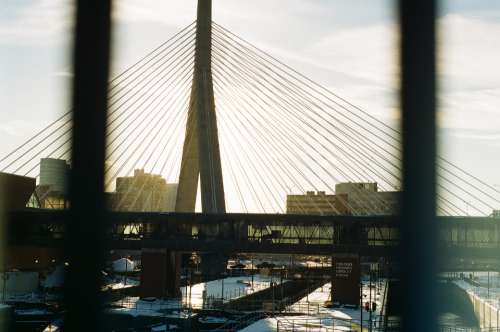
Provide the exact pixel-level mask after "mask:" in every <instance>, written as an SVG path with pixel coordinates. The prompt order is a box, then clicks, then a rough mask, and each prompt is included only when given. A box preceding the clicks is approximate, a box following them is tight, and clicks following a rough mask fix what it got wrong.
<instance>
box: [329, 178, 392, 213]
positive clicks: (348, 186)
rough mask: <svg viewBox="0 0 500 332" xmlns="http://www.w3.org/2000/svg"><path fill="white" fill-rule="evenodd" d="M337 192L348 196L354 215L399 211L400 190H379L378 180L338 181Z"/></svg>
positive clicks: (349, 207) (350, 209)
mask: <svg viewBox="0 0 500 332" xmlns="http://www.w3.org/2000/svg"><path fill="white" fill-rule="evenodd" d="M335 193H336V194H337V195H345V196H346V197H347V202H346V204H347V206H348V209H349V211H350V214H352V215H396V214H397V213H398V211H399V191H378V186H377V183H376V182H345V183H338V184H336V185H335Z"/></svg>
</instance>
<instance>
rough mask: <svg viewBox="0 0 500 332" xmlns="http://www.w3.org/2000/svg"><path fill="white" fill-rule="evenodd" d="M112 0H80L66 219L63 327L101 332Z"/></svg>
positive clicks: (76, 32)
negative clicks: (66, 264) (66, 268)
mask: <svg viewBox="0 0 500 332" xmlns="http://www.w3.org/2000/svg"><path fill="white" fill-rule="evenodd" d="M110 12H111V1H110V0H78V1H77V11H76V28H75V41H74V54H73V61H74V64H73V65H74V80H73V143H72V157H71V160H72V170H71V176H70V218H69V220H68V221H69V222H68V227H67V234H66V239H67V243H66V247H65V253H66V256H67V258H68V262H69V267H68V273H67V275H66V280H65V304H66V306H67V314H66V316H65V328H64V329H65V330H67V331H99V330H102V328H103V324H102V323H103V321H102V319H101V316H100V303H101V301H100V279H101V278H100V273H101V266H102V262H103V259H102V257H103V231H102V230H103V221H104V214H105V201H104V158H105V148H104V143H105V142H104V140H105V122H106V112H107V104H106V100H107V82H108V71H109V57H110V24H111V23H110Z"/></svg>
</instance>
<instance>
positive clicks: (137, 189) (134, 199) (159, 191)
mask: <svg viewBox="0 0 500 332" xmlns="http://www.w3.org/2000/svg"><path fill="white" fill-rule="evenodd" d="M176 195H177V184H171V183H170V184H169V183H167V181H166V180H165V179H164V178H162V177H161V176H160V175H158V174H150V173H145V172H144V170H143V169H136V170H134V176H128V177H118V178H116V192H115V193H114V194H113V195H112V196H111V208H112V209H113V210H119V211H148V212H167V211H174V209H175V199H176Z"/></svg>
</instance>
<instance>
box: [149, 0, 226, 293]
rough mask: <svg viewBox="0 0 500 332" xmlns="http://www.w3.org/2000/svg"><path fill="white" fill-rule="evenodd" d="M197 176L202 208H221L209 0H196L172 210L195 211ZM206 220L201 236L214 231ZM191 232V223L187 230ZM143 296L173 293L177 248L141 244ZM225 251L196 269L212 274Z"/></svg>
mask: <svg viewBox="0 0 500 332" xmlns="http://www.w3.org/2000/svg"><path fill="white" fill-rule="evenodd" d="M198 179H199V181H200V188H201V205H202V211H203V212H204V213H225V212H226V204H225V200H224V185H223V182H222V168H221V160H220V150H219V138H218V134H217V120H216V115H215V100H214V91H213V82H212V0H198V9H197V21H196V47H195V61H194V70H193V81H192V86H191V96H190V103H189V109H188V119H187V123H186V133H185V137H184V146H183V151H182V161H181V170H180V175H179V185H178V189H177V198H176V202H175V211H176V212H195V205H196V194H197V191H198ZM217 231H218V230H217V229H211V228H210V227H208V226H206V227H203V228H202V229H200V230H199V235H200V237H202V236H204V235H206V236H214V235H217ZM186 232H191V229H188V230H186ZM142 259H143V266H142V267H143V271H142V275H141V293H142V296H157V297H160V296H167V297H169V296H178V295H179V286H180V261H181V257H180V254H179V253H174V252H172V251H169V250H157V249H156V250H155V249H147V248H145V249H143V250H142ZM226 262H227V257H225V256H224V255H223V254H220V253H206V254H203V255H202V262H201V269H202V272H203V274H204V275H205V276H206V277H208V278H217V277H219V276H220V274H221V273H222V272H223V271H225V269H226Z"/></svg>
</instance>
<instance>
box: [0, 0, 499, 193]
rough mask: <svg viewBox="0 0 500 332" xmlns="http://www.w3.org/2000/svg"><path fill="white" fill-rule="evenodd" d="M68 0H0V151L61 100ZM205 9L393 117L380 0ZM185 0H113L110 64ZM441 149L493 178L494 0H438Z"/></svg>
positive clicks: (391, 55) (178, 19) (386, 10)
mask: <svg viewBox="0 0 500 332" xmlns="http://www.w3.org/2000/svg"><path fill="white" fill-rule="evenodd" d="M71 3H72V1H67V0H3V1H2V4H1V10H0V75H1V77H2V80H1V82H0V105H1V107H2V111H1V112H0V156H2V155H4V154H5V153H7V152H8V151H10V150H11V149H12V148H14V147H15V146H16V145H18V144H20V143H22V142H23V141H24V140H25V139H26V138H28V137H29V136H30V134H32V133H34V131H35V130H36V129H38V128H41V127H42V126H44V125H45V124H47V123H49V122H50V121H51V120H53V119H55V118H56V117H57V116H58V115H59V114H62V113H63V112H65V111H66V110H67V109H68V108H69V107H68V104H69V103H68V99H69V98H68V88H69V85H68V84H69V82H70V79H71V76H70V69H71V67H70V65H69V61H68V60H69V53H68V49H69V46H70V45H71V40H70V37H71V29H72V14H73V12H72V11H73V7H72V5H71ZM213 3H214V13H213V19H214V20H215V21H216V22H217V23H219V24H221V25H223V26H225V27H226V28H228V29H230V30H232V31H233V32H234V33H236V34H238V35H240V36H242V37H243V38H245V39H246V40H248V41H250V42H252V43H254V44H255V45H257V46H259V47H260V48H262V49H265V50H266V51H268V52H270V53H272V54H274V55H276V56H277V57H278V58H279V59H281V60H283V61H284V62H286V63H289V64H291V65H292V66H293V67H295V68H297V69H298V70H299V71H301V72H302V73H304V74H305V75H307V76H309V77H310V78H311V79H313V80H315V81H317V82H319V83H321V84H323V85H325V86H327V87H328V88H330V89H331V90H332V91H334V92H336V93H337V94H339V95H341V96H343V97H345V98H346V99H348V100H349V101H351V102H352V103H354V104H356V105H358V106H360V107H362V108H363V109H364V110H366V111H367V112H370V113H372V114H373V115H374V116H376V117H378V118H380V119H382V120H384V121H387V122H389V123H394V121H396V120H397V115H398V107H397V105H398V101H397V73H398V66H397V28H396V18H395V8H394V6H393V5H394V3H393V1H387V0H348V1H347V0H344V1H340V0H252V1H248V0H213ZM195 11H196V1H195V0H118V1H115V8H114V23H115V29H114V41H115V43H114V50H113V51H114V58H113V66H112V67H113V72H114V73H119V72H120V71H121V70H123V69H125V68H126V67H127V66H129V65H131V64H133V63H134V62H135V61H136V60H137V59H139V58H140V57H141V56H142V55H144V54H145V53H146V52H148V51H149V50H151V49H153V48H154V47H156V46H157V45H159V44H160V43H161V42H163V41H165V40H166V39H168V37H169V36H171V35H172V34H174V33H175V32H176V31H178V30H179V29H181V28H182V27H184V26H186V25H187V24H189V23H191V22H192V21H193V20H194V19H195ZM439 27H440V39H439V40H440V44H439V49H440V56H439V60H440V78H441V94H440V107H441V108H440V114H439V120H440V126H441V128H442V130H441V150H442V154H444V155H445V156H447V157H448V158H449V159H451V160H452V161H455V162H456V163H457V164H459V165H462V166H463V167H464V168H465V169H467V170H469V171H470V172H471V173H473V174H476V175H478V176H479V177H481V178H483V179H485V180H487V181H489V182H490V183H493V184H500V172H498V165H499V162H500V157H499V154H498V149H499V148H500V116H499V115H500V108H499V106H500V60H499V59H500V2H499V1H498V0H491V1H487V0H449V1H445V2H443V5H442V6H441V14H440V18H439Z"/></svg>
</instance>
